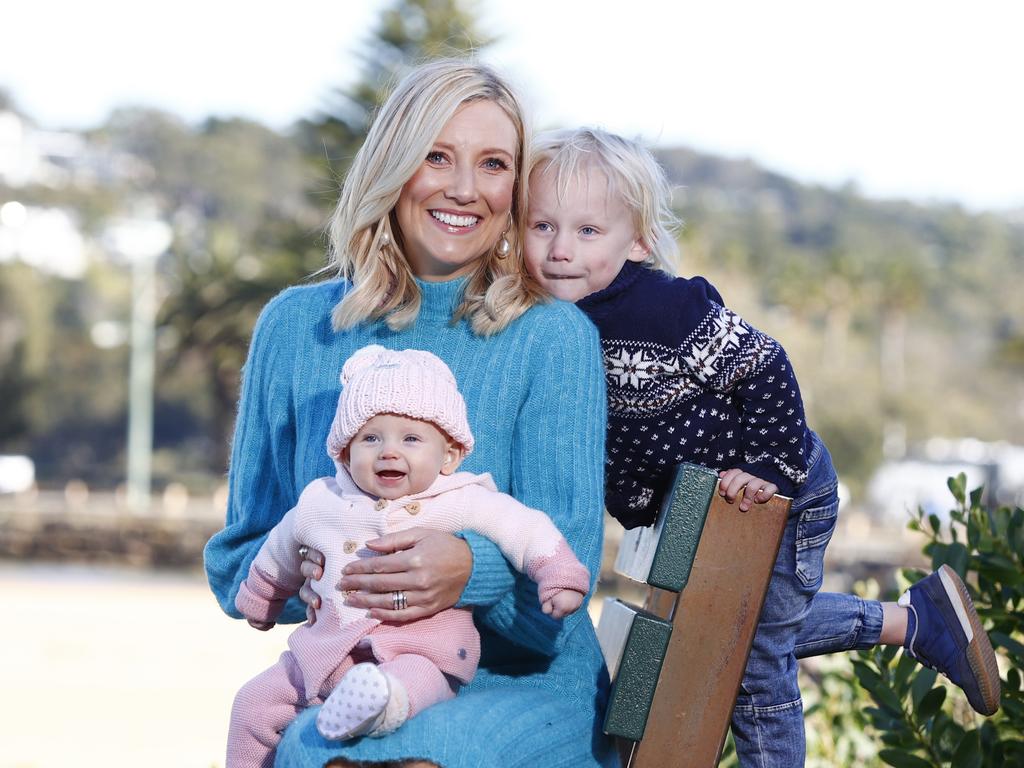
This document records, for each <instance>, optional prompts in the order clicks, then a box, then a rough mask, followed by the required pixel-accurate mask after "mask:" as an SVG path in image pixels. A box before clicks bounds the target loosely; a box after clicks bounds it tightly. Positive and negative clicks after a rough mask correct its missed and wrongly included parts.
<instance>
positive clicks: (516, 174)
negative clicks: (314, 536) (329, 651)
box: [206, 61, 616, 768]
mask: <svg viewBox="0 0 1024 768" xmlns="http://www.w3.org/2000/svg"><path fill="white" fill-rule="evenodd" d="M527 147H528V140H527V136H526V128H525V125H524V119H523V114H522V110H521V108H520V106H519V102H518V100H517V98H516V97H515V95H514V93H513V92H512V91H511V89H510V88H509V87H508V86H507V85H506V84H505V83H504V82H503V81H502V80H501V79H500V78H499V77H498V76H496V75H495V74H494V73H493V72H492V71H491V70H489V69H488V68H486V67H484V66H482V65H479V64H476V63H473V62H465V61H442V62H434V63H431V64H427V65H424V66H422V67H419V68H418V69H416V70H414V71H413V72H411V73H410V74H409V75H408V76H407V77H406V78H404V80H403V81H402V82H401V83H399V85H398V86H397V87H396V89H395V91H394V92H393V93H392V94H391V96H390V97H389V99H388V100H387V102H386V103H385V104H384V105H383V107H382V108H381V110H380V112H379V113H378V115H377V117H376V119H375V121H374V124H373V126H372V127H371V129H370V132H369V134H368V136H367V139H366V142H365V144H364V145H363V147H362V149H361V150H360V151H359V153H358V154H357V156H356V158H355V160H354V162H353V165H352V169H351V171H350V172H349V175H348V178H347V179H346V181H345V184H344V187H343V190H342V194H341V198H340V200H339V202H338V207H337V210H336V212H335V215H334V219H333V221H332V226H331V244H332V249H331V250H332V265H333V267H334V269H335V270H336V271H337V273H338V277H337V278H336V279H333V280H328V281H325V282H322V283H319V284H315V285H306V286H301V287H296V288H291V289H288V290H286V291H284V292H283V293H282V294H280V295H279V296H278V297H276V298H275V299H274V300H273V301H271V302H270V304H268V305H267V307H266V308H265V309H264V311H263V313H262V314H261V316H260V319H259V321H258V322H257V324H256V329H255V332H254V335H253V340H252V345H251V348H250V351H249V358H248V361H247V363H246V367H245V374H244V381H243V386H242V395H241V402H240V405H239V411H238V418H237V424H236V430H235V439H234V445H233V450H232V459H231V470H230V474H229V480H230V488H231V493H230V496H229V501H228V514H227V525H226V526H225V528H224V530H223V531H221V532H220V533H218V534H217V535H216V536H214V537H213V539H211V541H210V543H209V545H208V546H207V548H206V568H207V573H208V576H209V580H210V584H211V587H212V588H213V591H214V593H215V594H216V595H217V597H218V599H219V601H220V603H221V605H222V606H223V608H224V610H225V611H227V612H228V613H230V614H231V615H234V616H238V613H237V611H236V609H235V605H234V602H235V595H236V593H237V591H238V588H239V585H240V584H241V582H242V580H243V579H244V578H245V576H246V574H247V572H248V570H249V565H250V562H251V561H252V558H253V557H254V556H255V554H256V552H257V550H258V549H259V547H260V544H261V543H262V541H263V540H264V538H265V536H266V533H267V531H269V530H270V528H272V527H273V526H274V524H275V523H277V522H278V521H279V520H280V519H281V517H282V516H283V515H284V513H285V512H287V511H288V510H289V509H290V508H291V507H293V506H294V505H295V503H296V501H297V499H298V496H299V494H300V492H301V491H302V489H303V488H304V487H305V485H306V484H307V483H309V482H310V481H311V480H313V479H314V478H316V477H320V476H323V475H327V474H330V472H331V469H332V468H331V467H330V466H329V464H330V462H329V459H328V458H327V457H326V454H324V452H323V451H322V450H320V449H319V447H318V446H319V445H320V443H321V442H322V440H321V439H320V436H322V435H324V434H326V433H327V431H328V429H329V427H330V423H331V420H332V418H333V416H334V405H335V403H336V402H337V397H338V384H337V381H338V379H337V374H338V370H339V369H340V366H341V364H342V362H343V361H344V360H346V359H347V358H348V357H349V356H350V355H351V354H352V353H353V352H355V351H356V350H357V349H359V348H361V347H363V346H366V345H367V344H381V345H383V346H385V347H388V348H392V349H404V348H415V349H424V350H428V351H431V352H433V353H435V354H437V355H438V356H439V357H441V358H442V359H443V360H444V361H445V362H446V363H447V364H448V366H449V367H450V368H451V369H452V371H453V373H454V374H455V377H456V379H457V380H458V384H459V389H460V390H461V391H462V393H463V395H464V397H465V400H466V405H467V409H468V414H469V421H470V425H471V427H472V430H473V432H474V433H475V434H476V435H477V447H476V449H475V450H474V452H473V453H472V454H471V456H470V457H468V458H467V459H466V462H465V463H464V465H463V468H464V469H466V470H468V471H472V472H490V473H491V475H492V476H493V478H494V481H495V483H496V484H497V486H498V489H499V490H501V491H504V492H508V493H510V494H511V495H513V496H514V497H515V498H517V499H518V500H519V501H521V502H522V503H524V504H526V505H528V506H531V507H534V508H536V509H541V510H543V511H545V512H546V513H547V514H548V515H549V516H550V517H551V518H552V519H553V520H554V522H555V524H556V525H557V526H558V528H559V529H560V530H561V531H562V533H563V534H564V535H565V537H566V539H567V540H568V541H569V543H570V545H571V546H572V549H573V550H574V551H575V553H576V555H577V557H579V559H580V560H581V561H582V562H583V564H584V565H586V566H587V568H588V569H589V570H590V573H591V574H595V575H596V574H597V573H598V570H599V566H600V554H601V540H602V499H601V493H602V490H601V489H602V485H603V481H602V463H603V456H604V453H603V451H604V434H605V414H604V399H603V398H604V392H603V374H602V367H601V358H600V353H599V347H598V339H597V334H596V332H595V331H594V329H593V327H592V326H590V324H589V323H588V322H587V321H586V320H585V318H584V317H583V315H582V314H581V313H580V312H579V311H578V310H577V309H575V308H574V307H573V306H571V305H569V304H566V303H562V302H552V303H545V302H544V300H543V297H544V294H543V292H542V290H541V289H540V287H539V286H538V285H537V284H536V282H534V281H533V279H532V278H531V277H529V276H528V274H527V273H526V271H525V270H524V269H523V261H522V254H521V249H520V238H521V231H522V217H523V216H524V215H525V210H526V206H525V189H524V183H525V179H526V176H525V174H524V169H525V168H526V167H528V166H527V163H528V158H526V157H525V154H526V148H527ZM357 544H358V546H360V547H366V548H368V549H371V550H374V551H376V552H377V553H379V556H377V557H372V558H364V559H361V560H359V561H357V562H355V563H352V564H350V565H349V566H348V567H347V569H346V575H345V577H344V578H342V579H341V581H340V582H339V584H338V585H337V588H338V589H340V590H342V591H344V592H346V593H347V594H348V597H347V600H348V603H349V604H350V605H354V606H357V607H362V608H365V609H367V610H368V611H369V613H370V615H372V616H373V617H375V618H380V619H382V620H383V621H385V622H388V621H390V622H401V621H406V620H410V619H418V618H423V617H426V616H430V615H433V614H435V613H437V612H438V611H441V610H444V609H446V608H450V607H451V606H453V605H462V606H470V607H472V608H473V610H474V620H475V623H476V625H477V627H478V629H479V630H480V634H481V641H482V659H481V662H480V669H479V671H478V672H477V674H476V677H475V678H474V679H473V680H472V681H471V682H470V683H468V684H467V685H465V686H463V687H462V688H461V689H460V690H459V691H458V695H457V696H456V697H455V698H454V699H451V700H449V701H446V702H443V703H440V704H437V705H435V706H433V707H429V708H428V709H426V710H424V711H423V712H422V713H421V714H419V715H417V717H415V718H413V719H412V720H410V721H409V722H408V723H407V724H406V725H405V726H404V727H403V728H402V729H400V730H398V731H396V732H395V733H393V734H390V735H388V736H386V737H383V738H362V739H357V740H355V741H351V742H346V743H343V744H339V743H337V742H328V741H326V740H324V739H323V738H322V737H321V736H320V734H319V733H318V732H317V730H316V727H315V724H314V721H315V718H316V712H317V709H316V707H315V706H314V707H311V708H309V709H305V710H304V711H303V712H302V713H301V714H299V715H298V717H296V713H297V712H298V711H299V710H300V709H303V708H304V707H305V706H306V705H307V704H314V705H315V704H316V703H318V702H319V701H320V700H322V699H323V698H325V697H326V696H327V695H328V694H329V693H330V691H331V687H332V685H333V684H334V682H335V681H333V680H330V679H329V680H325V681H323V684H322V686H321V688H320V690H319V691H316V692H315V695H312V694H310V692H309V691H307V694H310V698H309V699H307V700H305V701H301V702H300V701H296V702H295V706H294V707H288V708H287V710H288V711H283V712H281V713H280V723H281V725H280V727H281V728H283V727H284V724H286V723H288V722H290V721H292V719H293V718H295V720H294V723H293V724H292V725H291V726H289V727H288V728H287V731H286V732H285V734H284V737H283V739H282V741H281V743H280V745H279V747H278V750H277V760H276V763H275V764H276V765H278V766H303V767H308V766H318V767H319V766H322V765H324V764H325V763H326V762H328V761H332V763H331V764H332V765H341V766H344V765H353V764H355V763H356V761H359V762H360V763H362V762H364V761H366V762H370V763H371V764H372V763H375V762H389V761H405V760H415V761H416V762H408V763H404V764H405V765H416V766H429V765H438V766H444V768H459V766H466V767H467V768H468V767H469V766H472V767H473V768H476V767H477V766H491V765H493V766H497V765H501V766H509V767H513V766H530V768H534V767H535V766H537V765H545V766H552V765H566V766H597V765H615V764H616V758H615V757H614V754H613V751H612V749H611V747H610V744H609V743H608V741H607V739H605V738H604V737H603V736H602V735H601V734H600V719H601V718H600V715H601V710H602V709H603V705H604V700H605V695H606V688H607V674H606V671H605V669H604V664H603V661H602V659H601V654H600V650H599V648H598V645H597V641H596V639H595V636H594V632H593V628H592V626H591V624H590V621H589V618H588V616H587V613H586V611H579V612H577V613H576V614H573V615H572V616H570V617H568V618H566V619H564V620H562V621H559V620H555V619H552V618H551V617H550V616H548V615H546V614H545V613H543V612H542V610H541V609H540V607H539V603H538V600H537V594H536V587H535V585H534V584H533V583H532V582H530V580H529V579H527V578H525V577H522V576H520V575H519V574H517V573H516V572H515V571H514V569H513V568H512V567H511V565H510V564H509V563H508V562H507V561H506V560H505V559H504V557H503V556H502V555H501V553H500V551H499V550H498V548H497V546H496V545H495V544H493V543H492V542H490V541H489V540H487V539H486V538H483V537H480V536H478V535H475V534H472V533H465V534H464V535H462V536H453V535H450V534H445V533H439V532H436V531H427V530H422V529H411V530H409V531H405V532H403V533H401V534H394V535H389V536H385V537H382V538H380V539H377V540H371V541H368V542H357ZM304 553H305V554H306V558H307V559H306V561H305V562H304V563H303V572H304V573H305V574H306V575H307V576H309V577H311V578H314V579H317V578H320V576H322V573H323V570H322V565H323V558H322V556H321V555H320V553H318V552H315V551H307V550H305V548H304ZM591 586H592V585H591ZM302 594H303V597H304V599H306V600H307V602H309V614H310V616H309V620H311V621H315V620H316V614H315V610H316V608H317V607H318V601H317V599H316V597H315V595H314V594H313V592H312V591H311V590H309V589H304V591H303V593H302ZM304 617H305V610H304V607H303V605H302V604H301V603H299V602H297V601H296V602H295V603H294V604H291V605H290V606H289V607H288V608H287V609H286V610H285V612H284V614H283V615H282V620H289V619H290V620H291V621H301V620H302V619H303V618H304ZM267 727H270V728H275V727H277V726H276V725H274V724H273V723H268V724H267Z"/></svg>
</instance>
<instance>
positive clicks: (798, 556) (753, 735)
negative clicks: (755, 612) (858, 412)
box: [732, 436, 839, 768]
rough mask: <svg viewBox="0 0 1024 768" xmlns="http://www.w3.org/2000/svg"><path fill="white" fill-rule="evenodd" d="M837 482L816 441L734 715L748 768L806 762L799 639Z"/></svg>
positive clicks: (788, 767) (818, 576)
mask: <svg viewBox="0 0 1024 768" xmlns="http://www.w3.org/2000/svg"><path fill="white" fill-rule="evenodd" d="M837 484H838V483H837V479H836V475H835V470H834V469H833V468H832V462H831V457H829V455H828V451H827V450H826V449H825V447H824V446H823V445H822V444H821V442H820V440H818V439H817V436H815V441H814V450H813V451H812V454H811V460H810V462H809V470H808V478H807V481H806V482H805V483H804V484H803V486H801V488H800V491H799V493H798V495H797V497H796V498H795V499H794V501H793V506H792V508H791V510H790V515H789V520H788V521H787V523H786V529H785V532H784V533H783V537H782V545H781V546H780V548H779V555H778V558H777V559H776V561H775V567H774V569H773V571H772V578H771V582H770V583H769V585H768V594H767V595H766V597H765V603H764V608H763V609H762V611H761V618H760V620H759V621H758V626H757V632H756V633H755V635H754V643H753V646H752V648H751V651H750V658H749V660H748V661H747V668H746V671H745V672H744V676H743V682H742V683H741V685H740V691H739V696H738V697H737V699H736V707H735V709H734V710H733V717H732V730H733V737H734V739H735V741H736V753H737V756H738V758H739V762H740V765H741V766H744V768H749V767H754V766H756V768H796V767H797V766H802V765H803V764H804V758H805V752H806V744H805V739H804V720H803V702H802V701H801V699H800V688H799V686H798V684H797V661H796V642H797V637H798V634H799V632H800V627H801V625H802V624H803V622H804V620H805V619H806V617H807V616H808V614H809V613H810V611H811V605H812V601H813V599H814V596H815V594H816V593H817V591H818V589H820V587H821V581H822V561H823V558H824V554H825V548H826V546H828V542H829V539H830V538H831V537H832V532H833V531H834V530H835V525H836V513H837V510H838V506H839V500H838V495H837V492H836V487H837Z"/></svg>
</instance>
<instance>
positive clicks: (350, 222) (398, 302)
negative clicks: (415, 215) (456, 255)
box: [327, 59, 545, 335]
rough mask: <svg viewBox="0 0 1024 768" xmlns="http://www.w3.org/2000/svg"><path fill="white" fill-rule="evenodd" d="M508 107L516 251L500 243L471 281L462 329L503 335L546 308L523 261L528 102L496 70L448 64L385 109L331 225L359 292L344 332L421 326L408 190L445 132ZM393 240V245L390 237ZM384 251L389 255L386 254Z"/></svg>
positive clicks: (344, 272) (341, 318)
mask: <svg viewBox="0 0 1024 768" xmlns="http://www.w3.org/2000/svg"><path fill="white" fill-rule="evenodd" d="M484 100H486V101H491V102H493V103H495V104H497V105H498V106H499V107H501V109H502V110H504V112H505V114H506V115H508V117H509V119H510V120H511V121H512V124H513V125H514V126H515V130H516V136H517V138H518V142H519V146H518V147H517V149H516V158H515V169H514V170H515V174H516V178H515V185H514V187H513V197H512V221H511V226H510V227H509V229H508V231H507V232H506V233H505V235H504V236H505V238H506V239H507V240H508V241H509V244H510V245H511V250H510V251H509V253H508V255H507V256H506V257H504V258H499V254H498V252H497V243H495V245H494V247H493V248H492V249H491V250H490V251H489V252H488V253H487V254H486V255H485V256H484V257H483V258H481V259H480V260H479V263H478V264H477V266H476V268H475V269H474V270H473V272H472V273H471V274H470V275H469V279H468V281H467V283H466V289H465V292H464V295H463V300H462V304H461V305H460V306H459V308H458V309H457V311H456V312H455V315H454V316H453V318H452V320H453V322H454V321H457V320H458V319H460V318H462V317H466V318H467V319H468V320H469V322H470V325H471V327H472V329H473V331H474V332H475V333H478V334H481V335H488V334H492V333H496V332H497V331H500V330H502V329H503V328H504V327H505V326H506V325H508V324H509V323H510V322H512V320H514V319H515V318H517V317H519V315H521V314H522V313H523V312H525V311H526V310H527V309H529V308H530V307H532V306H533V305H534V304H536V303H538V302H539V301H543V300H544V296H545V294H544V292H543V289H542V288H541V287H540V286H539V285H538V284H537V283H536V281H534V279H533V278H532V277H530V276H529V274H528V273H527V272H526V270H525V268H524V265H523V255H522V248H521V243H522V229H523V219H524V217H525V215H526V178H527V175H526V169H527V168H528V165H527V163H528V150H529V145H528V143H527V131H526V123H525V119H524V117H523V110H522V107H521V106H520V103H519V99H518V98H517V97H516V95H515V93H514V92H513V91H512V89H511V88H510V87H509V86H508V84H507V83H505V81H504V80H503V79H502V78H501V77H499V76H498V74H497V73H495V72H494V71H493V70H492V69H490V68H489V67H487V66H486V65H483V64H480V63H479V62H476V61H471V60H463V59H443V60H438V61H433V62H430V63H427V64H423V65H421V66H419V67H416V68H415V69H413V70H412V71H411V72H409V73H408V74H407V75H406V76H405V77H404V78H403V79H402V80H401V81H400V82H399V83H398V85H397V86H396V87H395V89H394V91H392V93H391V95H390V96H389V97H388V99H387V101H385V102H384V104H383V105H382V106H381V107H380V110H379V111H378V112H377V115H376V117H375V118H374V121H373V125H371V126H370V131H369V133H368V134H367V136H366V141H364V142H363V146H362V147H361V148H360V149H359V152H357V153H356V156H355V158H354V160H353V162H352V167H351V169H350V170H349V172H348V176H347V177H346V179H345V183H344V185H343V187H342V190H341V197H340V198H339V200H338V205H337V208H336V209H335V211H334V215H333V217H332V218H331V223H330V245H331V248H330V264H329V265H328V267H327V268H328V269H336V270H337V272H338V274H339V275H340V276H342V277H345V278H347V279H348V280H350V281H351V283H352V289H351V290H349V291H348V292H347V293H346V294H345V297H344V298H343V299H342V300H341V301H340V302H339V303H338V305H337V306H336V307H335V308H334V312H333V314H332V321H333V325H334V328H335V329H336V330H341V329H343V328H350V327H352V326H354V325H356V324H358V323H360V322H362V321H364V320H378V319H380V318H384V320H385V322H386V323H387V325H388V326H389V327H390V328H392V329H395V330H397V329H400V328H405V327H408V326H409V325H411V324H412V323H413V322H415V320H416V317H417V315H418V314H419V310H420V298H421V297H420V290H419V287H418V286H417V285H416V281H415V280H414V279H413V278H414V276H413V272H412V269H411V267H410V266H409V262H408V260H407V258H406V256H405V254H404V253H403V252H402V238H401V237H400V236H396V235H398V234H400V233H399V232H398V231H397V230H398V226H397V222H396V220H395V216H394V213H393V211H394V208H395V205H396V203H397V202H398V198H399V196H400V195H401V192H402V187H404V186H405V184H406V182H408V181H409V179H411V178H412V176H413V174H415V173H416V171H418V170H419V169H420V167H421V166H422V165H423V162H424V158H426V156H427V153H428V152H429V151H430V149H431V148H432V147H433V144H434V142H435V141H436V140H437V137H438V135H439V134H440V133H441V131H442V129H443V128H444V126H445V124H446V123H447V122H448V121H449V120H450V119H451V117H452V116H453V115H454V114H455V112H456V111H457V110H458V109H459V107H461V106H463V105H464V104H467V103H470V102H474V101H484ZM385 236H386V237H385ZM382 245H383V247H382Z"/></svg>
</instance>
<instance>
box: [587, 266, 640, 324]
mask: <svg viewBox="0 0 1024 768" xmlns="http://www.w3.org/2000/svg"><path fill="white" fill-rule="evenodd" d="M648 272H650V273H651V274H654V272H653V270H651V269H650V268H649V267H645V266H644V265H643V264H640V263H638V262H635V261H627V262H626V263H625V264H623V265H622V269H620V270H619V274H617V275H616V276H615V279H614V280H612V281H611V283H609V284H608V286H607V287H605V288H602V289H601V290H600V291H594V292H593V293H591V294H589V295H588V296H584V297H583V298H582V299H580V300H579V301H577V302H576V306H578V307H579V308H580V309H582V310H583V311H584V312H586V313H587V315H589V316H590V317H591V318H599V317H603V316H604V315H606V314H607V313H608V312H610V311H611V310H612V308H613V307H614V305H615V302H616V300H617V299H618V298H619V297H620V296H621V295H622V294H623V293H624V292H625V291H626V289H627V288H629V287H630V286H631V285H633V283H635V282H636V281H637V280H638V279H639V278H641V277H643V276H644V274H645V273H648Z"/></svg>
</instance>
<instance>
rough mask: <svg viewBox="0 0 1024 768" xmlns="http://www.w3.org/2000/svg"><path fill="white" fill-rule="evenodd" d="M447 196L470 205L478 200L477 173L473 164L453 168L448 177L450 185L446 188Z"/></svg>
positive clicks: (462, 203)
mask: <svg viewBox="0 0 1024 768" xmlns="http://www.w3.org/2000/svg"><path fill="white" fill-rule="evenodd" d="M444 194H445V197H447V198H448V199H449V200H451V201H453V202H455V203H458V204H459V205H468V204H469V203H472V202H474V201H475V200H476V197H477V190H476V173H475V172H474V168H473V167H472V166H471V165H467V164H462V165H457V166H456V167H455V168H453V169H452V173H451V175H450V176H449V177H448V187H447V189H445V192H444Z"/></svg>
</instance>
